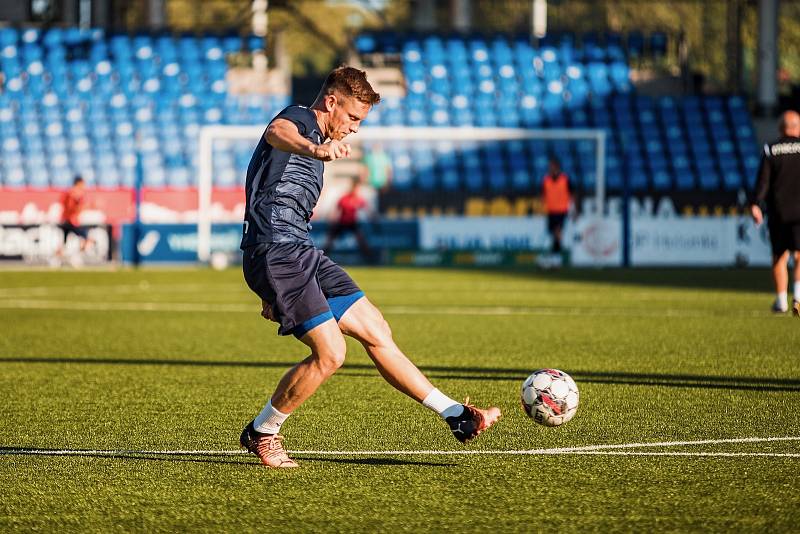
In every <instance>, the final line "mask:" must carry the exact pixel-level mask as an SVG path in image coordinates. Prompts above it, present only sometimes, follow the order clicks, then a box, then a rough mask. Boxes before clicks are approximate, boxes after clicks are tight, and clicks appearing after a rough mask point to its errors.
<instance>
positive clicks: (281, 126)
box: [264, 119, 350, 161]
mask: <svg viewBox="0 0 800 534" xmlns="http://www.w3.org/2000/svg"><path fill="white" fill-rule="evenodd" d="M264 137H265V138H266V140H267V143H269V144H270V145H272V146H274V147H275V148H277V149H278V150H283V151H284V152H291V153H292V154H297V155H300V156H308V157H311V158H314V159H318V160H321V161H334V160H337V159H340V158H346V157H348V156H349V155H350V145H349V144H348V143H342V142H341V141H337V140H335V139H332V140H330V141H328V142H327V143H323V144H321V145H317V144H315V143H312V142H311V141H309V140H308V139H306V138H305V137H303V136H302V135H300V132H299V131H298V130H297V126H295V124H294V123H293V122H292V121H289V120H286V119H275V120H274V121H272V122H271V123H270V125H269V127H268V128H267V132H266V134H265V135H264Z"/></svg>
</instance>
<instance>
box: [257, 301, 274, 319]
mask: <svg viewBox="0 0 800 534" xmlns="http://www.w3.org/2000/svg"><path fill="white" fill-rule="evenodd" d="M261 317H263V318H264V319H266V320H267V321H275V312H273V311H272V304H270V303H269V302H267V301H266V300H264V299H261ZM275 322H277V321H275Z"/></svg>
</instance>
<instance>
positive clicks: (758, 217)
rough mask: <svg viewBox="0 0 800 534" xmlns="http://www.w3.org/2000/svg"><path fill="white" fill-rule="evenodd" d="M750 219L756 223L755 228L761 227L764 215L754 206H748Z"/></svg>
mask: <svg viewBox="0 0 800 534" xmlns="http://www.w3.org/2000/svg"><path fill="white" fill-rule="evenodd" d="M750 217H752V218H753V222H755V223H756V226H759V225H761V223H762V222H763V221H764V214H763V213H761V208H760V207H759V206H757V205H756V204H753V205H752V206H750Z"/></svg>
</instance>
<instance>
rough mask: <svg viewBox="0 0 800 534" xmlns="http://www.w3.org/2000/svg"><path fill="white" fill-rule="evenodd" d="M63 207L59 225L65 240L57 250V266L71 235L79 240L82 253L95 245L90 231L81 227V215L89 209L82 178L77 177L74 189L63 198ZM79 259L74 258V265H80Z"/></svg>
mask: <svg viewBox="0 0 800 534" xmlns="http://www.w3.org/2000/svg"><path fill="white" fill-rule="evenodd" d="M61 207H62V211H61V224H59V228H61V230H62V232H64V240H63V241H62V243H61V244H60V245H59V247H58V249H57V250H56V263H57V264H60V262H61V260H62V259H63V257H64V247H65V245H66V244H67V240H68V239H69V236H70V234H73V235H75V236H76V237H77V238H78V240H79V242H80V252H81V253H82V252H84V251H85V250H86V249H87V248H88V247H90V246H91V245H92V244H93V241H92V238H91V237H89V230H88V229H87V228H86V227H84V226H81V223H80V218H81V213H82V212H83V210H84V209H85V208H86V207H87V198H86V182H85V181H84V179H83V178H82V177H81V176H76V177H75V179H74V180H73V181H72V187H70V188H69V189H68V190H67V191H65V192H64V194H63V195H62V196H61ZM79 258H80V257H79V256H74V257H73V258H72V263H73V264H76V263H79V262H80V259H79Z"/></svg>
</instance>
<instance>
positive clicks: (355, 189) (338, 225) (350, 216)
mask: <svg viewBox="0 0 800 534" xmlns="http://www.w3.org/2000/svg"><path fill="white" fill-rule="evenodd" d="M360 189H361V188H360V184H359V183H358V180H353V184H352V185H351V187H350V191H348V192H347V193H345V194H344V195H342V198H340V199H339V202H337V203H336V209H337V210H338V215H337V217H336V220H335V221H334V222H333V223H331V226H330V230H329V231H328V236H327V238H326V240H325V246H324V247H323V250H324V251H325V252H327V253H328V254H330V253H331V251H332V250H333V243H334V241H336V238H337V237H339V236H340V235H341V234H343V233H346V232H349V233H352V234H353V235H354V236H355V237H356V242H357V243H358V248H359V250H360V251H361V256H362V257H363V258H364V261H367V262H371V261H372V260H373V256H372V250H370V248H369V244H368V243H367V238H366V237H365V236H364V232H362V231H361V225H360V224H359V221H358V217H359V216H358V212H359V211H361V210H363V209H366V207H367V201H366V200H364V197H362V196H361V194H360V192H359V190H360Z"/></svg>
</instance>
